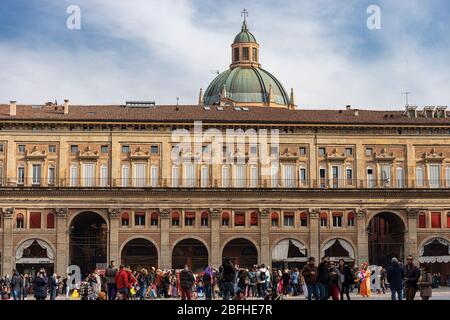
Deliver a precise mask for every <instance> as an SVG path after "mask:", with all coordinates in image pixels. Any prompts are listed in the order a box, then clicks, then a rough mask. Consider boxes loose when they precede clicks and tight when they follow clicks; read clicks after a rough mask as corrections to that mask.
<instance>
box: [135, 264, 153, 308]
mask: <svg viewBox="0 0 450 320" xmlns="http://www.w3.org/2000/svg"><path fill="white" fill-rule="evenodd" d="M137 282H138V285H139V297H140V299H141V300H145V297H146V294H147V288H148V287H149V285H150V283H149V278H148V271H147V269H145V268H142V269H141V272H140V273H139V275H138V277H137Z"/></svg>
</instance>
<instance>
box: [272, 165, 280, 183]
mask: <svg viewBox="0 0 450 320" xmlns="http://www.w3.org/2000/svg"><path fill="white" fill-rule="evenodd" d="M279 168H280V167H279V166H278V165H275V164H272V165H271V167H270V183H271V187H272V188H278V187H279V184H278V171H279Z"/></svg>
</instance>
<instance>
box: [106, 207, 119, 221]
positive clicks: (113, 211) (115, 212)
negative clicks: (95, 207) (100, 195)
mask: <svg viewBox="0 0 450 320" xmlns="http://www.w3.org/2000/svg"><path fill="white" fill-rule="evenodd" d="M121 211H122V210H121V209H119V208H110V209H108V216H109V218H110V219H116V218H119V217H120V213H121Z"/></svg>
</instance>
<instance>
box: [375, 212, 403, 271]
mask: <svg viewBox="0 0 450 320" xmlns="http://www.w3.org/2000/svg"><path fill="white" fill-rule="evenodd" d="M368 237H369V264H371V265H378V266H384V267H388V266H389V265H390V263H391V259H392V258H394V257H395V258H398V259H399V260H402V261H403V260H404V246H405V224H404V223H403V221H402V219H400V217H398V216H397V215H396V214H394V213H391V212H382V213H379V214H377V215H376V216H375V217H374V218H372V220H371V221H370V223H369V227H368Z"/></svg>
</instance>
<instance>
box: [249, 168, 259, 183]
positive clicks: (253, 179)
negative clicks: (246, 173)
mask: <svg viewBox="0 0 450 320" xmlns="http://www.w3.org/2000/svg"><path fill="white" fill-rule="evenodd" d="M257 187H258V167H256V166H251V167H250V188H257Z"/></svg>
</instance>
